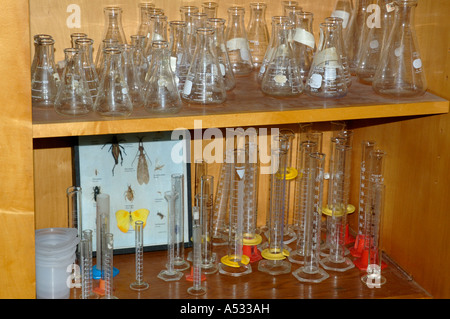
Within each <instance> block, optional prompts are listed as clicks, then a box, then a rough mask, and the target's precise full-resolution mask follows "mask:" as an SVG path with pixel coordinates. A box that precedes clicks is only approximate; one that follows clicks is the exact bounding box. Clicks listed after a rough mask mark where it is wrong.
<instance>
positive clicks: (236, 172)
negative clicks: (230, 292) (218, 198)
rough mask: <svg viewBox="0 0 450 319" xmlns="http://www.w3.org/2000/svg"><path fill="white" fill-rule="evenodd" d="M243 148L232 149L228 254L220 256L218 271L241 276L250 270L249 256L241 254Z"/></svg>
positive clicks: (243, 185)
mask: <svg viewBox="0 0 450 319" xmlns="http://www.w3.org/2000/svg"><path fill="white" fill-rule="evenodd" d="M245 162H246V161H245V150H244V149H237V150H236V151H234V160H233V163H232V166H231V167H232V168H231V174H230V178H231V180H230V196H229V205H228V209H229V214H228V215H229V224H228V225H229V233H228V254H227V255H225V256H223V257H222V258H221V260H220V261H221V263H220V264H219V273H221V274H224V275H229V276H234V277H237V276H243V275H247V274H249V273H251V272H252V267H251V266H250V265H249V262H250V258H249V257H248V256H247V255H244V254H243V228H244V205H245V203H244V200H245V193H244V191H245V178H246V176H245Z"/></svg>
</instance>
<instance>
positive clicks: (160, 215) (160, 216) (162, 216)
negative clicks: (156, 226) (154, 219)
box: [156, 212, 164, 219]
mask: <svg viewBox="0 0 450 319" xmlns="http://www.w3.org/2000/svg"><path fill="white" fill-rule="evenodd" d="M156 215H158V217H159V218H161V219H163V218H164V215H163V214H162V213H161V212H157V213H156Z"/></svg>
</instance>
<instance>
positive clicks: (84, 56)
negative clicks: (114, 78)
mask: <svg viewBox="0 0 450 319" xmlns="http://www.w3.org/2000/svg"><path fill="white" fill-rule="evenodd" d="M93 45H94V40H92V39H90V38H81V39H77V40H76V41H75V48H76V49H78V50H79V51H80V59H81V65H82V67H83V71H84V77H85V79H86V82H87V84H88V86H89V92H90V94H91V97H92V101H94V102H95V99H96V98H97V91H98V84H99V83H98V82H99V81H98V74H97V70H96V68H95V64H94V60H93V55H92V52H93Z"/></svg>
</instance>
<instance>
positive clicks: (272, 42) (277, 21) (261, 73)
mask: <svg viewBox="0 0 450 319" xmlns="http://www.w3.org/2000/svg"><path fill="white" fill-rule="evenodd" d="M271 20H272V35H273V34H277V32H278V31H277V26H278V25H279V24H280V23H281V22H287V21H289V20H288V17H286V16H273V17H272V19H271ZM275 38H276V37H274V36H272V37H270V40H269V44H268V46H267V49H266V53H265V54H264V59H263V61H262V64H261V67H260V68H259V72H258V82H261V81H262V79H263V77H264V73H266V70H267V65H268V64H269V62H270V59H271V58H272V54H273V50H274V49H275Z"/></svg>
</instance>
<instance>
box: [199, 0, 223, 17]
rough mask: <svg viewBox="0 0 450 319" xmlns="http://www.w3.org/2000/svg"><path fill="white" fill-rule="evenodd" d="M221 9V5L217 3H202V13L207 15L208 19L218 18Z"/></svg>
mask: <svg viewBox="0 0 450 319" xmlns="http://www.w3.org/2000/svg"><path fill="white" fill-rule="evenodd" d="M218 9H219V4H218V3H217V2H211V1H208V2H203V3H202V12H204V13H206V14H207V16H208V19H210V18H217V10H218Z"/></svg>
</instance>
